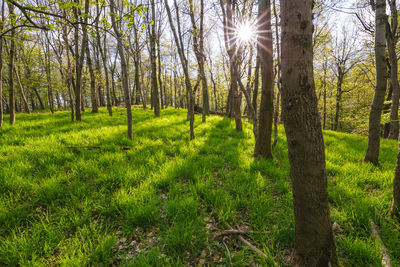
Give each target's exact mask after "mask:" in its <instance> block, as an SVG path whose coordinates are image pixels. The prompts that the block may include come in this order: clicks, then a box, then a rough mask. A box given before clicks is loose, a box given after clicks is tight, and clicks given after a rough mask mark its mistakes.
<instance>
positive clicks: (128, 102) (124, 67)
mask: <svg viewBox="0 0 400 267" xmlns="http://www.w3.org/2000/svg"><path fill="white" fill-rule="evenodd" d="M115 9H116V8H115V2H114V0H111V1H110V11H111V22H112V26H113V29H114V33H115V36H116V38H117V48H118V54H119V57H120V61H121V72H122V88H123V92H124V98H125V106H126V112H127V118H128V138H129V139H131V140H132V139H133V132H132V105H131V99H130V93H129V84H128V75H129V74H128V66H127V65H126V60H125V50H124V45H123V37H122V33H121V32H120V30H119V29H118V25H117V22H116V19H115V17H116V16H117V14H116V13H115Z"/></svg>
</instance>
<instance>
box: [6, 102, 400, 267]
mask: <svg viewBox="0 0 400 267" xmlns="http://www.w3.org/2000/svg"><path fill="white" fill-rule="evenodd" d="M123 114H124V111H123V110H114V117H112V118H110V117H109V116H108V115H107V113H106V111H105V110H104V109H101V112H100V113H99V114H91V113H89V112H86V113H84V115H83V121H82V122H78V123H77V122H74V123H71V122H70V115H69V113H68V112H57V113H56V114H54V115H52V114H48V113H38V114H31V115H26V114H18V115H17V121H16V125H15V126H9V125H8V123H5V126H4V127H3V128H2V129H0V265H10V266H15V265H22V266H50V265H62V266H82V265H92V266H108V265H121V266H181V265H190V266H193V265H201V264H205V265H207V264H210V265H227V266H229V265H230V260H229V257H228V252H227V250H226V248H225V246H224V244H223V243H222V239H221V238H217V239H215V240H213V239H212V236H213V234H214V232H215V231H219V230H226V229H227V228H228V227H230V226H232V227H234V226H237V225H238V226H240V227H243V228H249V229H252V230H255V231H259V232H265V233H262V234H252V235H249V236H248V240H250V241H251V242H252V243H253V244H254V245H255V246H257V247H258V248H260V249H261V250H262V251H264V253H265V254H267V255H268V257H269V259H268V260H265V259H262V258H261V257H260V256H258V255H256V254H254V252H253V251H252V250H250V249H249V248H247V247H246V246H244V245H243V244H242V243H241V242H240V241H238V240H237V239H236V238H235V237H228V238H227V239H226V240H225V243H226V245H227V246H228V248H229V251H230V254H231V258H232V266H245V265H255V264H256V263H260V264H261V265H266V266H268V265H271V264H272V262H273V261H275V262H277V264H278V265H284V264H285V263H286V259H287V258H288V256H289V255H290V254H291V252H292V250H293V247H294V241H295V236H294V216H293V204H292V194H291V188H290V183H289V181H288V173H289V162H288V158H287V146H286V139H285V137H284V130H283V127H281V128H280V132H279V141H278V145H277V146H276V147H275V148H274V150H273V153H274V160H273V161H264V160H255V159H254V158H253V157H252V153H253V147H254V140H253V139H254V138H253V135H252V130H251V125H250V124H249V123H246V124H244V130H243V132H236V131H235V130H234V121H232V120H230V119H227V118H221V117H216V116H210V117H209V118H207V123H201V119H200V117H196V123H195V133H196V139H195V140H194V141H192V142H189V134H188V132H189V131H188V130H189V125H188V122H187V121H186V113H185V111H183V110H174V109H167V110H164V111H162V116H161V118H154V116H153V113H152V112H151V111H144V110H139V109H135V110H134V113H133V116H134V140H133V141H131V140H129V139H127V138H126V125H125V120H126V117H125V116H124V115H123ZM7 120H8V117H6V118H5V121H7ZM366 142H367V139H366V138H365V137H362V136H356V135H348V134H343V133H335V132H331V131H327V132H325V144H326V155H327V172H328V179H329V188H328V189H329V199H330V203H331V217H332V221H334V222H336V223H337V224H338V225H339V226H340V229H339V230H338V231H336V233H335V236H336V240H337V247H338V254H339V256H340V259H341V262H342V263H343V265H344V266H379V265H380V260H381V258H380V255H379V252H378V247H377V245H376V244H375V241H374V240H373V239H372V237H371V234H370V231H369V219H370V218H373V219H374V221H375V223H376V224H377V226H378V227H379V229H380V231H381V237H382V239H383V242H384V243H385V245H386V247H387V249H388V251H389V254H390V257H391V258H392V260H393V263H394V266H396V265H397V266H400V250H399V247H400V226H399V225H400V224H399V222H395V221H393V220H392V219H390V218H389V217H388V216H387V214H386V213H387V211H388V210H389V207H390V204H391V197H392V192H391V190H392V179H393V171H394V165H395V158H396V147H397V144H396V142H395V141H391V140H382V149H381V157H380V159H381V163H382V164H381V166H380V167H374V166H372V165H369V164H365V163H363V162H362V159H363V156H364V152H365V148H366ZM124 145H127V146H132V147H133V149H131V150H128V151H124V150H121V149H120V147H119V146H124ZM82 146H101V148H100V149H92V150H88V149H84V148H80V147H82Z"/></svg>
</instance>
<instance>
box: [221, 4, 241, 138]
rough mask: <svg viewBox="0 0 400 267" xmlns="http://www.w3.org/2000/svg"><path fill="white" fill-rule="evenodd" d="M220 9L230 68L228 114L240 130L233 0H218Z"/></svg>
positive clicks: (238, 54)
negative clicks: (233, 118) (232, 117)
mask: <svg viewBox="0 0 400 267" xmlns="http://www.w3.org/2000/svg"><path fill="white" fill-rule="evenodd" d="M220 6H221V9H222V22H223V25H224V41H225V49H226V52H227V53H228V57H229V70H230V79H231V82H230V90H229V94H228V116H232V115H233V116H234V117H235V125H236V130H237V131H241V130H242V127H243V126H242V113H241V111H240V104H241V103H240V97H239V92H238V80H239V79H240V77H239V71H238V65H239V62H240V51H239V50H240V49H238V47H237V37H236V36H235V31H234V29H235V25H234V17H233V14H234V12H235V9H236V1H235V0H227V1H226V7H225V4H224V1H223V0H220Z"/></svg>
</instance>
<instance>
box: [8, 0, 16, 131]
mask: <svg viewBox="0 0 400 267" xmlns="http://www.w3.org/2000/svg"><path fill="white" fill-rule="evenodd" d="M8 10H9V12H10V15H13V14H14V5H13V4H11V3H8ZM13 24H14V23H12V25H11V27H13V26H14V25H13ZM10 43H11V45H10V53H9V62H8V85H9V106H10V124H11V125H12V124H14V123H15V92H14V75H13V69H14V57H15V30H11V38H10Z"/></svg>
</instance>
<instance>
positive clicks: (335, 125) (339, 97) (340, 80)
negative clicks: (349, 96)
mask: <svg viewBox="0 0 400 267" xmlns="http://www.w3.org/2000/svg"><path fill="white" fill-rule="evenodd" d="M342 84H343V76H342V75H341V74H340V73H339V76H338V80H337V86H336V111H335V121H334V123H333V130H334V131H337V129H338V127H339V112H340V102H341V101H342Z"/></svg>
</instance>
